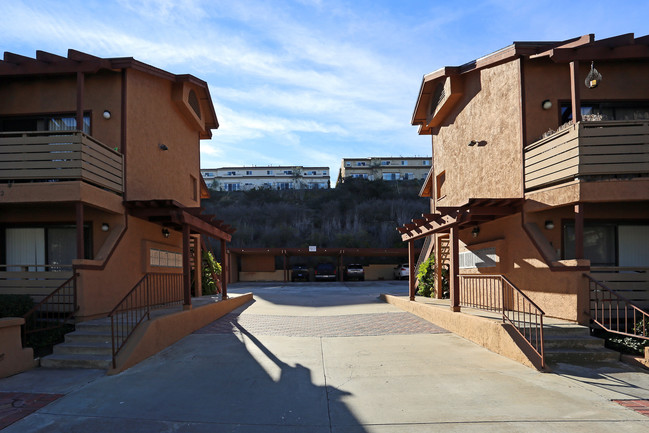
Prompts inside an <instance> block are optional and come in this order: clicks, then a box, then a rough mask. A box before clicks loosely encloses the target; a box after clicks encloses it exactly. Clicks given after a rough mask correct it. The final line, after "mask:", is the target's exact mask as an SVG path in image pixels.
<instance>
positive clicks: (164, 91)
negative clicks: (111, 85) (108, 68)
mask: <svg viewBox="0 0 649 433" xmlns="http://www.w3.org/2000/svg"><path fill="white" fill-rule="evenodd" d="M127 83H128V85H127V101H128V102H127V103H128V108H127V115H128V123H127V143H128V144H127V152H126V160H127V169H126V182H127V184H126V188H127V199H128V200H151V199H171V200H176V201H178V202H179V203H181V204H183V205H185V206H189V207H196V206H199V205H200V203H199V189H198V188H199V186H200V182H199V181H200V172H199V168H200V155H199V154H200V146H199V135H198V134H199V133H198V131H197V130H196V129H194V128H193V127H192V126H191V125H190V123H189V121H188V120H187V119H186V117H185V116H184V115H183V114H182V113H181V111H180V110H179V108H178V106H177V105H176V104H175V103H174V102H173V101H172V83H171V82H170V81H168V80H165V79H162V78H158V77H155V76H152V75H149V74H145V73H143V72H139V71H136V70H128V73H127ZM160 144H164V145H165V146H167V147H168V150H165V151H163V150H161V149H160V147H159V145H160ZM192 176H193V178H194V179H195V184H193V183H192V182H193V181H192Z"/></svg>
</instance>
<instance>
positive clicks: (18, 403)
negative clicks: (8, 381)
mask: <svg viewBox="0 0 649 433" xmlns="http://www.w3.org/2000/svg"><path fill="white" fill-rule="evenodd" d="M60 397H63V394H32V393H25V392H0V430H2V429H3V428H5V427H7V426H8V425H11V424H13V423H15V422H16V421H18V420H20V419H22V418H24V417H26V416H27V415H29V414H30V413H32V412H36V411H37V410H38V409H40V408H42V407H44V406H47V405H48V404H50V403H52V402H53V401H54V400H56V399H58V398H60Z"/></svg>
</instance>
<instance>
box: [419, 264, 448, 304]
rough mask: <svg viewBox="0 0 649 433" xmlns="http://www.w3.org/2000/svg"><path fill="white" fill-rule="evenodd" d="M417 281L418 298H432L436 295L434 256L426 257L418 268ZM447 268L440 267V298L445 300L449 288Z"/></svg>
mask: <svg viewBox="0 0 649 433" xmlns="http://www.w3.org/2000/svg"><path fill="white" fill-rule="evenodd" d="M417 279H419V291H418V292H417V294H418V295H420V296H426V297H430V298H432V297H434V296H435V294H436V293H437V292H436V291H435V256H434V255H431V256H430V257H428V258H427V259H426V260H425V261H424V262H423V263H422V264H421V265H420V266H419V270H418V271H417ZM448 284H449V282H448V267H447V266H444V267H442V298H443V299H447V298H448V297H449V294H450V292H449V286H448Z"/></svg>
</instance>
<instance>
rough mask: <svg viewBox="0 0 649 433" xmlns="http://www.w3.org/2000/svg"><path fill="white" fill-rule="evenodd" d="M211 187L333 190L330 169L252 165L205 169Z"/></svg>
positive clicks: (202, 172) (233, 189)
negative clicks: (330, 188)
mask: <svg viewBox="0 0 649 433" xmlns="http://www.w3.org/2000/svg"><path fill="white" fill-rule="evenodd" d="M201 175H202V176H203V179H204V180H205V183H206V184H207V186H208V187H209V188H212V189H215V190H219V191H248V190H251V189H264V188H266V189H277V190H285V189H326V188H329V187H330V180H329V167H303V166H249V167H221V168H207V169H202V170H201Z"/></svg>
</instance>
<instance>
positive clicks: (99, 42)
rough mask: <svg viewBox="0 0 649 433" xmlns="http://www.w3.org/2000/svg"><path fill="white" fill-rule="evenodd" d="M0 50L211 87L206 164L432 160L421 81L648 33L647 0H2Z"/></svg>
mask: <svg viewBox="0 0 649 433" xmlns="http://www.w3.org/2000/svg"><path fill="white" fill-rule="evenodd" d="M0 12H1V13H0V16H2V19H1V20H0V50H1V51H9V52H13V53H17V54H22V55H26V56H34V55H35V52H36V50H44V51H49V52H52V53H55V54H59V55H65V54H66V52H67V49H68V48H73V49H76V50H79V51H83V52H87V53H90V54H93V55H96V56H101V57H134V58H136V59H138V60H141V61H143V62H146V63H149V64H151V65H154V66H157V67H159V68H162V69H165V70H168V71H170V72H173V73H177V74H184V73H190V74H193V75H195V76H197V77H199V78H201V79H203V80H205V81H207V83H208V84H209V87H210V91H211V94H212V99H213V102H214V105H215V108H216V113H217V116H218V118H219V122H220V124H221V127H220V128H219V129H218V130H215V131H213V132H214V136H213V138H212V139H211V140H205V141H203V142H202V143H201V159H202V161H201V166H202V167H203V168H214V167H221V166H236V165H268V164H273V165H306V166H329V167H331V168H332V183H335V176H336V174H337V170H338V167H339V166H340V159H341V158H343V157H368V156H423V155H430V137H425V136H424V137H420V136H418V135H417V128H416V127H414V126H411V125H410V119H411V115H412V110H413V108H414V104H415V101H416V98H417V94H418V91H419V86H420V84H421V80H422V76H423V75H424V74H427V73H429V72H432V71H434V70H436V69H439V68H440V67H443V66H452V65H460V64H463V63H466V62H468V61H470V60H473V59H476V58H478V57H481V56H483V55H486V54H489V53H491V52H493V51H496V50H498V49H500V48H503V47H505V46H507V45H510V44H511V43H512V42H514V41H528V40H530V41H531V40H564V39H568V38H571V37H575V36H580V35H583V34H588V33H595V36H596V38H597V39H602V38H605V37H610V36H615V35H618V34H622V33H635V34H636V36H644V35H647V34H649V19H648V17H649V1H647V0H628V1H625V0H619V1H611V0H608V1H600V0H591V1H582V0H572V1H513V0H473V1H464V0H458V1H435V0H429V1H415V0H395V1H381V0H374V1H367V0H358V1H326V0H279V1H273V0H267V1H257V0H242V1H235V0H231V1H219V0H205V1H203V0H179V1H172V0H141V1H136V0H116V1H107V0H102V1H95V0H82V1H77V0H72V1H65V2H62V1H61V0H57V1H38V0H34V1H19V0H11V1H4V2H2V5H1V6H0Z"/></svg>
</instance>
